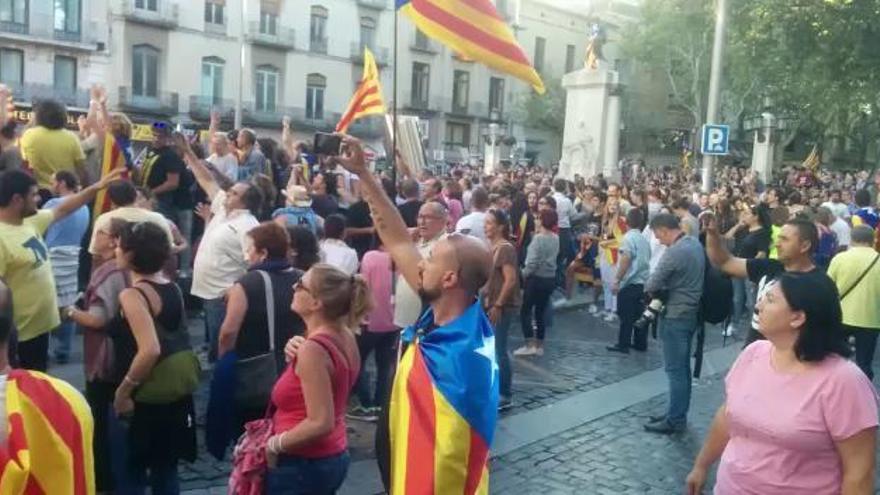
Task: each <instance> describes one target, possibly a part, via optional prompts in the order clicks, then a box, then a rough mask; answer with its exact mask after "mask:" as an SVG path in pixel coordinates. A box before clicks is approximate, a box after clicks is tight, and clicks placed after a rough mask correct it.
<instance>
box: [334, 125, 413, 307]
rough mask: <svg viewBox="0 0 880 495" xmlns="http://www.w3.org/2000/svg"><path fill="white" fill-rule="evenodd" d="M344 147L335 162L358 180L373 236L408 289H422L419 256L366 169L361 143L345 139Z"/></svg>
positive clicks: (392, 206) (395, 212)
mask: <svg viewBox="0 0 880 495" xmlns="http://www.w3.org/2000/svg"><path fill="white" fill-rule="evenodd" d="M343 143H344V144H345V148H346V150H345V152H344V155H341V156H340V157H339V158H338V159H337V160H338V161H339V163H340V164H341V165H342V166H343V167H345V169H346V170H348V171H349V172H351V173H353V174H355V175H357V176H358V178H359V179H360V187H361V194H362V195H363V197H364V199H365V200H366V201H367V204H369V205H370V210H371V211H372V213H373V221H374V223H375V225H376V232H377V233H378V234H379V237H380V238H381V239H382V243H383V244H385V247H386V248H387V249H388V253H389V254H391V259H393V260H394V263H395V265H396V266H397V269H398V270H400V273H401V274H402V275H403V278H404V279H405V280H406V282H407V283H408V284H409V285H410V287H412V288H413V289H418V288H419V287H421V277H419V261H421V260H422V255H421V254H419V250H418V249H417V248H416V246H415V244H413V241H412V238H411V237H410V235H409V233H408V232H407V229H406V224H405V223H403V218H402V217H401V216H400V213H399V212H398V211H397V207H395V206H394V203H393V202H392V201H391V199H390V198H389V197H388V196H387V195H386V194H385V190H384V189H382V186H381V185H380V184H379V182H378V181H377V180H376V178H375V177H374V176H373V174H372V173H370V171H369V169H367V166H366V161H365V160H364V150H363V148H362V147H361V143H360V141H358V140H357V139H355V138H352V137H349V136H344V137H343Z"/></svg>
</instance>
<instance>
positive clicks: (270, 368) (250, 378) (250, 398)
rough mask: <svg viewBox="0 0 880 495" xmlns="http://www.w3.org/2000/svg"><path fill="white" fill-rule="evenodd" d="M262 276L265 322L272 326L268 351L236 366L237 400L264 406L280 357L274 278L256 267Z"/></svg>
mask: <svg viewBox="0 0 880 495" xmlns="http://www.w3.org/2000/svg"><path fill="white" fill-rule="evenodd" d="M257 273H259V274H260V276H261V277H262V278H263V287H264V288H265V291H266V322H267V324H268V327H269V352H267V353H265V354H260V355H258V356H254V357H250V358H247V359H239V360H238V365H237V369H236V377H235V381H236V385H235V402H236V403H237V404H238V405H240V406H243V407H248V408H251V407H264V406H265V405H266V404H267V403H268V402H269V398H270V396H271V394H272V387H274V386H275V381H276V380H277V379H278V361H277V359H276V358H275V295H274V292H273V290H272V278H271V277H270V276H269V274H268V273H266V272H265V271H263V270H257Z"/></svg>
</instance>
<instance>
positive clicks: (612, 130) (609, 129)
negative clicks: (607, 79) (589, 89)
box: [602, 90, 620, 179]
mask: <svg viewBox="0 0 880 495" xmlns="http://www.w3.org/2000/svg"><path fill="white" fill-rule="evenodd" d="M619 159H620V94H619V90H612V92H611V93H610V94H609V95H608V116H607V118H606V121H605V157H604V167H603V169H602V174H603V175H604V176H605V177H606V178H609V179H617V178H618V176H619V175H620V171H619V170H618V169H617V162H618V160H619Z"/></svg>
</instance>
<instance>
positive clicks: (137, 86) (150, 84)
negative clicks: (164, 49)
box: [131, 45, 159, 98]
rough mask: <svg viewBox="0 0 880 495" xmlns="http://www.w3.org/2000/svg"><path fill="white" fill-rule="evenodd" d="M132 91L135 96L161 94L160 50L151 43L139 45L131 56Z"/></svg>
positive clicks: (155, 95) (156, 95) (151, 96)
mask: <svg viewBox="0 0 880 495" xmlns="http://www.w3.org/2000/svg"><path fill="white" fill-rule="evenodd" d="M131 93H132V94H133V95H134V96H141V97H150V98H156V97H158V96H159V50H157V49H156V48H154V47H152V46H150V45H137V46H135V47H134V49H133V50H132V58H131Z"/></svg>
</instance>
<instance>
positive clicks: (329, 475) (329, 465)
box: [265, 452, 351, 495]
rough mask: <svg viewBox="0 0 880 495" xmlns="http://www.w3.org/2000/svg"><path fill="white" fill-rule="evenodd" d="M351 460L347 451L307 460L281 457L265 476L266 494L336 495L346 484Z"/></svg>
mask: <svg viewBox="0 0 880 495" xmlns="http://www.w3.org/2000/svg"><path fill="white" fill-rule="evenodd" d="M350 462H351V459H350V458H349V456H348V452H343V453H341V454H337V455H334V456H329V457H321V458H318V459H306V458H304V457H294V456H281V457H279V458H278V465H277V466H275V467H274V468H271V469H269V472H268V473H267V474H266V485H265V493H266V495H333V494H334V493H336V490H338V489H339V487H340V486H342V482H343V481H345V475H346V474H347V473H348V465H349V464H350Z"/></svg>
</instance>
